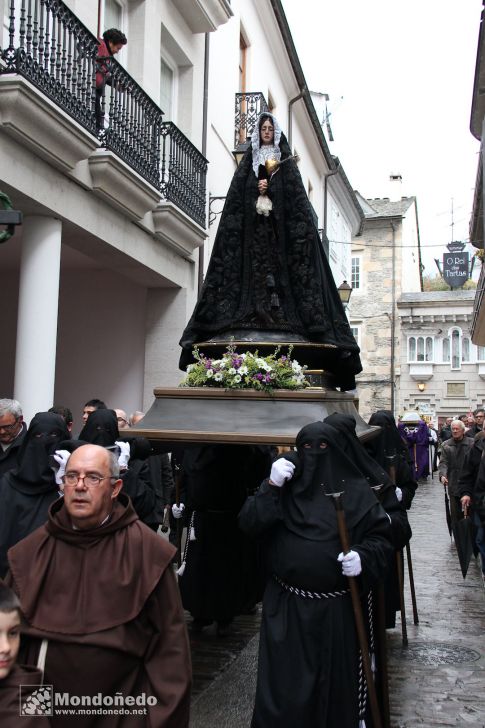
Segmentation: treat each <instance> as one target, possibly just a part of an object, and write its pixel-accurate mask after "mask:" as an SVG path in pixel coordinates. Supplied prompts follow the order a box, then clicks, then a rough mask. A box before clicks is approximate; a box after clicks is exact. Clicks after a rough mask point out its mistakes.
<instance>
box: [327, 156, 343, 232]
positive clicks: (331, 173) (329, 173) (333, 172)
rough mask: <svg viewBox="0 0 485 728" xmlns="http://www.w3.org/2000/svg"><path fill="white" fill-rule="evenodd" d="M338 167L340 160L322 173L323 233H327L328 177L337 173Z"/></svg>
mask: <svg viewBox="0 0 485 728" xmlns="http://www.w3.org/2000/svg"><path fill="white" fill-rule="evenodd" d="M339 169H340V161H338V162H337V166H336V167H335V169H333V170H332V171H331V172H326V174H324V175H323V230H324V232H325V235H327V199H328V182H327V180H328V178H329V177H333V175H334V174H337V172H338V171H339ZM327 237H328V235H327Z"/></svg>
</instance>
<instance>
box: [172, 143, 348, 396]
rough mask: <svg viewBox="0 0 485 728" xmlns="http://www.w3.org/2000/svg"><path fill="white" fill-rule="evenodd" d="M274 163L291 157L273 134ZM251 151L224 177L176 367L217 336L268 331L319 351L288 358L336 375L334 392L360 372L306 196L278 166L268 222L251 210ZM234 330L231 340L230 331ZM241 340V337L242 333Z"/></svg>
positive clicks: (289, 169)
mask: <svg viewBox="0 0 485 728" xmlns="http://www.w3.org/2000/svg"><path fill="white" fill-rule="evenodd" d="M279 146H280V149H281V158H282V159H286V158H287V157H289V156H290V155H291V152H290V149H289V147H288V143H287V141H286V139H285V137H284V135H281V140H280V144H279ZM252 164H253V158H252V149H249V150H248V152H246V154H245V156H244V158H243V160H242V161H241V163H240V165H239V167H238V169H237V170H236V172H235V174H234V177H233V179H232V182H231V185H230V188H229V191H228V193H227V197H226V202H225V205H224V209H223V212H222V215H221V220H220V223H219V229H218V231H217V236H216V239H215V242H214V248H213V252H212V256H211V259H210V263H209V267H208V270H207V275H206V277H205V281H204V286H203V288H202V292H201V295H200V298H199V300H198V302H197V304H196V306H195V309H194V312H193V314H192V317H191V319H190V321H189V323H188V324H187V327H186V329H185V331H184V333H183V335H182V338H181V340H180V346H181V347H182V354H181V357H180V368H181V369H185V368H186V366H187V365H188V364H189V363H191V362H192V361H193V358H192V349H193V347H194V344H197V343H200V342H202V341H207V340H208V339H210V338H211V337H213V336H215V335H219V334H224V335H225V336H227V339H228V342H229V340H230V337H231V336H234V338H236V339H237V338H238V336H241V334H240V332H241V331H242V332H248V334H247V335H248V337H249V339H250V340H256V339H253V338H251V337H252V334H249V332H253V333H254V332H259V335H258V338H259V340H260V341H261V340H263V341H265V340H267V339H268V335H269V333H271V334H274V339H273V338H272V339H271V340H275V341H282V342H285V341H292V339H291V338H288V336H289V335H291V334H297V335H298V336H299V337H301V339H302V340H305V341H309V342H312V343H318V344H325V348H318V349H305V351H304V352H302V355H303V356H305V357H306V358H304V359H302V358H301V355H300V352H299V351H298V349H297V346H295V356H297V358H298V357H300V360H301V362H302V363H304V364H308V365H311V366H312V368H323V369H326V370H327V371H330V372H332V373H333V374H334V375H335V377H336V380H335V381H336V384H337V386H341V387H342V388H343V389H353V388H354V387H355V375H356V374H358V373H359V372H360V371H361V370H362V367H361V363H360V358H359V347H358V346H357V343H356V341H355V339H354V337H353V336H352V332H351V330H350V327H349V323H348V321H347V318H346V316H345V312H344V309H343V306H342V303H341V301H340V298H339V295H338V291H337V288H336V286H335V282H334V279H333V276H332V272H331V270H330V265H329V263H328V260H327V258H326V256H325V254H324V252H323V247H322V241H321V239H320V236H319V234H318V231H317V228H316V226H315V223H314V221H313V214H312V209H311V205H310V203H309V200H308V196H307V194H306V191H305V187H304V185H303V182H302V179H301V176H300V172H299V170H298V167H297V165H296V163H295V162H294V161H293V160H289V161H287V162H285V163H284V164H282V165H281V167H280V168H279V170H278V171H277V172H276V173H275V174H274V175H273V177H272V178H271V180H270V182H269V188H268V195H269V197H270V198H271V200H272V203H273V211H272V213H271V214H270V215H269V217H265V216H264V215H259V214H258V213H257V212H256V207H255V205H256V200H257V198H258V194H259V193H258V178H257V177H256V175H255V174H254V171H253V167H252ZM237 332H239V334H238V333H237ZM243 335H244V334H243Z"/></svg>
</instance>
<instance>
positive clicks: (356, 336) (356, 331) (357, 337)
mask: <svg viewBox="0 0 485 728" xmlns="http://www.w3.org/2000/svg"><path fill="white" fill-rule="evenodd" d="M360 328H361V324H355V323H351V324H350V330H351V332H352V336H353V337H354V339H355V340H356V342H357V346H359V347H360Z"/></svg>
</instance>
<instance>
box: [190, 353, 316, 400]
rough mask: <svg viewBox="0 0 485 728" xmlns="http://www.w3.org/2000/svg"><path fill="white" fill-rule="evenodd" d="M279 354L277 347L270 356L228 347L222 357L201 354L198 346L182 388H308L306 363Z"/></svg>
mask: <svg viewBox="0 0 485 728" xmlns="http://www.w3.org/2000/svg"><path fill="white" fill-rule="evenodd" d="M291 351H292V347H290V348H289V351H288V355H284V354H281V353H280V348H279V347H278V348H277V349H276V350H275V352H274V353H273V354H270V355H269V356H260V355H259V353H258V352H257V351H255V352H250V351H246V352H245V353H243V354H240V353H238V352H237V351H236V349H235V347H233V346H228V347H227V351H226V352H225V353H224V354H223V355H222V357H221V358H220V359H213V358H210V357H208V356H205V354H202V353H201V352H200V351H199V349H198V348H197V347H195V348H194V350H193V352H192V354H193V357H194V359H195V363H194V364H189V366H188V367H187V374H186V376H185V378H184V379H183V380H182V382H181V385H180V386H182V387H219V388H222V389H256V390H259V391H272V390H274V389H304V388H305V387H308V386H309V385H308V381H307V380H306V378H305V371H306V369H307V367H306V366H302V365H301V364H299V363H298V362H297V361H296V359H292V358H291Z"/></svg>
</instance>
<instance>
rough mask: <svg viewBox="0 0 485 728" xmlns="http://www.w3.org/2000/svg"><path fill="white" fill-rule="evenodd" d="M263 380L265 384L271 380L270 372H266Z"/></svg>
mask: <svg viewBox="0 0 485 728" xmlns="http://www.w3.org/2000/svg"><path fill="white" fill-rule="evenodd" d="M264 381H265V382H266V384H268V382H271V374H267V375H266V376H265V378H264Z"/></svg>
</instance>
